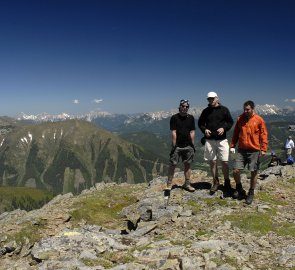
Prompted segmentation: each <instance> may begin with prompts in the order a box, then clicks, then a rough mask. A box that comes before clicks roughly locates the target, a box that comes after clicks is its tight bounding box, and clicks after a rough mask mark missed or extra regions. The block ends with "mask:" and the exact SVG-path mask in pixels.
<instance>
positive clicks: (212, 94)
mask: <svg viewBox="0 0 295 270" xmlns="http://www.w3.org/2000/svg"><path fill="white" fill-rule="evenodd" d="M216 97H217V94H216V93H215V92H209V93H208V94H207V98H216Z"/></svg>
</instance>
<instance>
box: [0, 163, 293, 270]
mask: <svg viewBox="0 0 295 270" xmlns="http://www.w3.org/2000/svg"><path fill="white" fill-rule="evenodd" d="M294 179H295V166H291V165H287V166H277V167H273V168H268V169H267V170H265V171H263V172H261V173H260V177H259V183H258V187H257V190H256V191H255V197H254V201H253V203H252V204H251V205H246V204H245V201H244V200H233V199H232V198H231V197H226V196H224V194H223V191H222V190H223V186H222V185H221V186H220V187H219V190H218V191H217V192H216V193H215V194H213V195H209V189H210V187H211V179H210V177H209V176H207V174H206V173H205V172H203V171H193V174H192V182H193V186H194V187H195V188H196V191H195V192H187V191H185V190H184V189H182V188H181V186H182V184H183V176H182V172H178V173H176V174H175V179H174V182H173V184H174V186H173V189H172V190H171V192H170V193H169V194H167V193H166V194H165V193H164V192H163V188H164V186H165V181H166V179H165V177H158V178H155V179H153V180H152V181H151V182H149V183H148V184H127V183H124V184H112V183H99V184H96V186H95V187H93V188H91V189H89V190H85V191H83V192H82V193H81V194H80V195H77V196H74V195H73V194H71V193H67V194H65V195H59V196H57V197H55V198H54V199H53V200H51V201H50V202H49V203H48V204H46V205H44V206H43V207H42V208H41V209H37V210H33V211H30V212H26V211H23V210H19V209H18V210H15V211H12V212H5V213H2V214H1V215H0V225H1V226H0V244H1V248H0V269H1V270H2V269H54V270H56V269H81V270H90V269H91V270H92V269H93V270H94V269H96V270H102V269H112V270H127V269H132V270H137V269H138V270H143V269H173V270H180V269H181V270H197V269H208V270H209V269H219V270H234V269H241V270H249V269H295V211H294V205H295V196H294V192H295V180H294ZM242 182H243V186H244V188H245V190H247V189H248V188H249V179H247V175H243V177H242ZM232 185H233V186H234V184H233V180H232Z"/></svg>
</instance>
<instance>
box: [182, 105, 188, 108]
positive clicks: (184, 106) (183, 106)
mask: <svg viewBox="0 0 295 270" xmlns="http://www.w3.org/2000/svg"><path fill="white" fill-rule="evenodd" d="M181 107H182V108H187V109H188V108H189V106H186V105H181Z"/></svg>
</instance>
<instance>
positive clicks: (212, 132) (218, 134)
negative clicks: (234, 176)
mask: <svg viewBox="0 0 295 270" xmlns="http://www.w3.org/2000/svg"><path fill="white" fill-rule="evenodd" d="M207 100H208V103H209V104H208V107H207V108H205V109H204V110H203V111H202V113H201V116H200V118H199V121H198V126H199V128H200V129H201V131H202V132H203V133H204V134H205V138H206V142H205V151H204V159H205V160H209V161H210V169H211V174H212V177H213V184H212V186H211V189H210V194H211V195H212V194H214V193H215V192H216V191H217V190H218V188H219V178H218V169H217V160H220V161H221V163H222V172H223V176H224V192H225V194H226V195H228V196H230V195H231V192H232V188H231V184H230V179H229V168H228V160H229V144H228V140H227V138H226V132H227V131H229V130H230V129H231V127H232V126H233V123H234V121H233V119H232V116H231V114H230V112H229V110H228V108H227V107H225V106H223V105H221V104H220V101H219V98H218V96H217V94H216V93H215V92H209V93H208V94H207Z"/></svg>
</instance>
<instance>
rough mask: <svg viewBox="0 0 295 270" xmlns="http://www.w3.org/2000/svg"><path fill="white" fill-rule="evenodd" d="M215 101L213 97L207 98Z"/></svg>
mask: <svg viewBox="0 0 295 270" xmlns="http://www.w3.org/2000/svg"><path fill="white" fill-rule="evenodd" d="M213 99H215V98H214V97H208V98H207V100H213Z"/></svg>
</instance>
